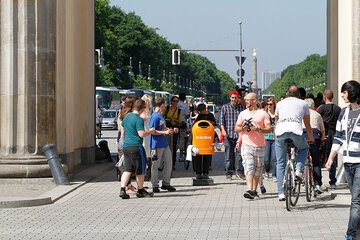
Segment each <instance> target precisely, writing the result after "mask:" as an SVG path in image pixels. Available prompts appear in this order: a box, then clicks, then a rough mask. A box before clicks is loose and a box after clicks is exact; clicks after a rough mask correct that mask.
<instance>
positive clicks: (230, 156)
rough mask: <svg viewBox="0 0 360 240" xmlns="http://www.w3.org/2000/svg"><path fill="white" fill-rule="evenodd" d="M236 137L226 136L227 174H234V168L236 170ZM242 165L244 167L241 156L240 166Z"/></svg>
mask: <svg viewBox="0 0 360 240" xmlns="http://www.w3.org/2000/svg"><path fill="white" fill-rule="evenodd" d="M236 141H237V139H236V138H229V137H225V140H224V143H225V171H226V176H232V175H233V170H235V152H234V150H235V147H236ZM240 165H241V169H242V159H241V158H239V166H240Z"/></svg>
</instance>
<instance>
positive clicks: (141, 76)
mask: <svg viewBox="0 0 360 240" xmlns="http://www.w3.org/2000/svg"><path fill="white" fill-rule="evenodd" d="M139 78H143V75H142V71H141V61H139Z"/></svg>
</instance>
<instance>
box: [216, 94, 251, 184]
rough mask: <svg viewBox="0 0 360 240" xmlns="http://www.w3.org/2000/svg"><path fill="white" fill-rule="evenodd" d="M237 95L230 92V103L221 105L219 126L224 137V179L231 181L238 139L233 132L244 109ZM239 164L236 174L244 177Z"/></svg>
mask: <svg viewBox="0 0 360 240" xmlns="http://www.w3.org/2000/svg"><path fill="white" fill-rule="evenodd" d="M238 100H239V93H238V92H237V91H231V92H230V102H229V103H227V104H225V105H223V106H222V108H221V112H220V119H219V125H220V128H221V132H222V134H223V135H224V143H225V169H226V179H228V180H231V179H232V175H233V170H235V153H234V150H235V147H236V141H237V139H238V136H239V135H238V133H237V132H235V124H236V121H237V119H238V116H239V114H240V112H241V111H243V110H244V109H245V108H244V106H242V105H241V104H238ZM240 165H242V164H241V162H240V161H239V168H238V174H239V175H244V173H243V168H242V166H240Z"/></svg>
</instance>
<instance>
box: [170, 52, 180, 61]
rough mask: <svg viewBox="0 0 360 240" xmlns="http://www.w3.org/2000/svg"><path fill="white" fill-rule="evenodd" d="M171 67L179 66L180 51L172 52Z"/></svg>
mask: <svg viewBox="0 0 360 240" xmlns="http://www.w3.org/2000/svg"><path fill="white" fill-rule="evenodd" d="M171 60H172V65H180V49H173V50H172V57H171Z"/></svg>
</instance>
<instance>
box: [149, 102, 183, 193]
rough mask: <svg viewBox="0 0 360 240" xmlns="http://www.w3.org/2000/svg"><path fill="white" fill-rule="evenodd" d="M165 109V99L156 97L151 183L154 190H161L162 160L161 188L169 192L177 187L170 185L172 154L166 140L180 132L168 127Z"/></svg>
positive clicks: (151, 123) (153, 114)
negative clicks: (161, 176)
mask: <svg viewBox="0 0 360 240" xmlns="http://www.w3.org/2000/svg"><path fill="white" fill-rule="evenodd" d="M164 109H165V99H164V98H162V97H158V98H156V99H155V110H154V112H153V113H152V114H151V118H150V124H149V127H150V128H154V129H155V130H154V132H153V133H152V134H151V135H150V149H151V150H150V151H151V158H152V165H151V184H152V186H153V192H154V193H157V192H160V189H159V166H160V162H161V161H163V162H164V169H163V181H162V186H161V189H164V190H167V191H169V192H174V191H176V189H175V188H174V187H173V186H171V185H170V178H171V170H172V156H171V151H170V148H169V145H168V143H167V141H166V136H165V135H172V134H174V132H178V129H177V128H174V129H170V128H167V127H166V122H165V120H164V117H163V116H162V113H163V112H164Z"/></svg>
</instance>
